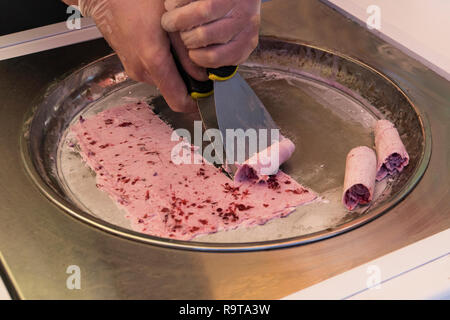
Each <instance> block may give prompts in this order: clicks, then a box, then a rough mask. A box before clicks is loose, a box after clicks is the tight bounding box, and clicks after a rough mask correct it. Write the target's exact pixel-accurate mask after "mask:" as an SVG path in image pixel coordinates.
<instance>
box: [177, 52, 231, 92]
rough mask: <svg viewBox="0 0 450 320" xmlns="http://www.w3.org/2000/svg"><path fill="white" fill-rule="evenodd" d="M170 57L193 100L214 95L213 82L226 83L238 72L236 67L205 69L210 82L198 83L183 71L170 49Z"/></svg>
mask: <svg viewBox="0 0 450 320" xmlns="http://www.w3.org/2000/svg"><path fill="white" fill-rule="evenodd" d="M171 51H172V55H173V57H174V60H175V64H176V66H177V69H178V72H179V73H180V75H181V78H182V79H183V81H184V83H185V84H186V88H187V91H188V93H189V94H190V96H191V97H192V98H193V99H196V100H197V99H201V98H206V97H209V96H210V95H212V94H213V93H214V81H226V80H228V79H231V78H233V76H234V75H235V74H236V72H237V70H238V66H226V67H220V68H214V69H207V71H208V77H209V79H210V80H208V81H198V80H196V79H194V78H192V77H191V76H190V75H189V74H188V73H187V72H186V70H184V68H183V66H182V65H181V62H180V60H179V58H178V55H177V54H176V52H175V50H174V49H173V48H172V49H171Z"/></svg>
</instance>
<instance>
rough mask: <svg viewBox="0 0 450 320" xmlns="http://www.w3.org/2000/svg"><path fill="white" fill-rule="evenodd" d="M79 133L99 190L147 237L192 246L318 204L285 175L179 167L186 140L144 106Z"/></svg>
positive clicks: (103, 117) (104, 117)
mask: <svg viewBox="0 0 450 320" xmlns="http://www.w3.org/2000/svg"><path fill="white" fill-rule="evenodd" d="M72 130H73V132H74V133H75V135H76V138H77V141H78V144H79V146H80V149H81V155H82V157H83V159H84V161H85V162H86V163H87V165H88V166H89V167H91V168H92V169H93V170H94V171H95V172H96V180H97V181H96V182H97V187H98V188H100V189H101V190H103V191H104V192H106V193H108V194H109V196H110V197H111V198H112V199H113V200H114V201H115V202H116V203H117V204H118V205H120V206H121V207H123V208H124V209H125V210H126V212H127V218H129V219H130V220H131V225H132V227H133V229H135V230H136V231H139V232H143V233H146V234H150V235H154V236H159V237H170V238H174V239H181V240H190V239H192V238H194V237H195V236H197V235H200V234H208V233H214V232H217V231H221V230H229V229H234V228H236V227H238V226H251V225H258V224H264V223H266V222H267V221H269V220H271V219H273V218H277V217H283V216H286V215H288V214H289V213H291V212H292V211H293V210H294V209H295V207H296V206H299V205H302V204H305V203H308V202H311V201H313V200H314V199H315V198H316V194H315V193H314V192H312V191H311V190H309V189H306V188H304V187H302V186H301V185H300V184H298V183H297V182H296V181H295V180H293V179H292V178H290V177H289V176H288V175H286V174H284V173H283V172H278V173H277V174H275V175H272V176H270V177H269V179H268V180H267V181H262V182H256V181H244V182H241V183H236V182H233V181H231V180H230V179H228V178H227V177H226V176H225V175H224V174H222V173H221V172H220V171H219V169H217V168H216V167H214V166H213V165H210V164H208V163H203V164H181V165H176V164H174V163H173V162H172V161H171V152H172V149H173V148H174V146H176V145H177V144H179V143H180V142H179V141H171V136H172V129H171V128H170V127H169V126H167V125H166V124H165V123H164V122H162V121H161V120H160V119H159V118H158V117H157V116H156V115H154V114H153V112H152V111H151V109H150V108H149V106H148V105H146V104H144V103H135V104H129V105H124V106H120V107H116V108H112V109H108V110H106V111H103V112H101V113H99V114H97V115H95V116H93V117H90V118H87V119H83V121H78V122H77V123H76V124H75V125H74V126H73V128H72ZM186 148H187V149H191V150H193V148H192V146H190V145H186ZM194 158H197V159H199V158H201V159H203V158H202V157H201V155H200V154H197V153H193V155H192V159H194ZM192 163H194V162H192Z"/></svg>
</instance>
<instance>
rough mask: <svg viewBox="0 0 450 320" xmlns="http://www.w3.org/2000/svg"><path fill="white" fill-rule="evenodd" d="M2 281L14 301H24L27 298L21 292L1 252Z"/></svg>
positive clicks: (0, 276) (0, 269)
mask: <svg viewBox="0 0 450 320" xmlns="http://www.w3.org/2000/svg"><path fill="white" fill-rule="evenodd" d="M0 280H3V282H4V283H5V287H6V290H8V293H9V295H10V297H11V299H12V300H24V299H25V298H24V297H25V296H24V295H23V294H22V292H21V291H20V288H19V286H18V284H17V281H16V279H15V278H14V276H13V274H12V272H11V269H10V268H9V266H8V264H7V263H6V259H5V257H4V256H3V254H2V252H1V251H0Z"/></svg>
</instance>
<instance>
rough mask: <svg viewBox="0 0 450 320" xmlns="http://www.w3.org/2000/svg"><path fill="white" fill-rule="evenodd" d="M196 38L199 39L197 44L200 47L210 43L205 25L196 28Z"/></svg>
mask: <svg viewBox="0 0 450 320" xmlns="http://www.w3.org/2000/svg"><path fill="white" fill-rule="evenodd" d="M195 38H196V39H197V44H198V45H199V46H200V47H206V46H207V45H208V44H209V43H208V42H209V35H208V31H207V30H206V28H204V27H198V28H196V29H195Z"/></svg>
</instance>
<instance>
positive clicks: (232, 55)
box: [189, 26, 258, 68]
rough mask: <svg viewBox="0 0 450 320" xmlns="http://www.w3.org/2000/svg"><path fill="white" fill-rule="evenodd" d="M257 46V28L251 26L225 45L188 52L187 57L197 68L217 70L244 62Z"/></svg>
mask: <svg viewBox="0 0 450 320" xmlns="http://www.w3.org/2000/svg"><path fill="white" fill-rule="evenodd" d="M257 45H258V28H257V27H255V26H251V27H249V28H247V29H245V30H244V31H242V32H241V33H239V34H238V35H237V36H236V37H235V38H234V39H233V40H231V41H230V42H229V43H227V44H221V45H212V46H208V47H206V48H199V49H193V50H189V57H190V58H191V60H192V61H193V62H194V63H196V64H197V65H199V66H202V67H205V68H219V67H222V66H227V65H238V64H241V63H242V62H244V61H245V60H246V59H247V58H248V56H249V55H250V54H251V53H252V51H253V50H254V49H255V48H256V46H257Z"/></svg>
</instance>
